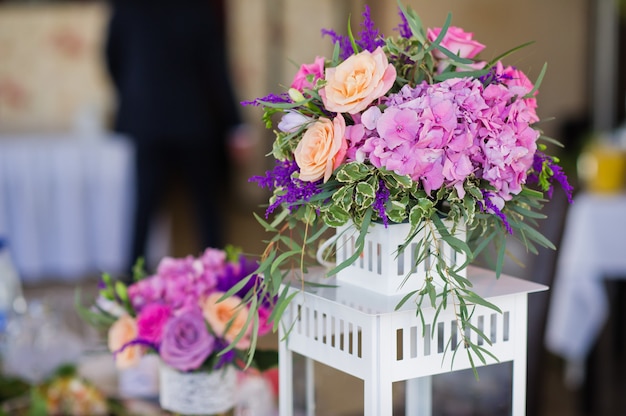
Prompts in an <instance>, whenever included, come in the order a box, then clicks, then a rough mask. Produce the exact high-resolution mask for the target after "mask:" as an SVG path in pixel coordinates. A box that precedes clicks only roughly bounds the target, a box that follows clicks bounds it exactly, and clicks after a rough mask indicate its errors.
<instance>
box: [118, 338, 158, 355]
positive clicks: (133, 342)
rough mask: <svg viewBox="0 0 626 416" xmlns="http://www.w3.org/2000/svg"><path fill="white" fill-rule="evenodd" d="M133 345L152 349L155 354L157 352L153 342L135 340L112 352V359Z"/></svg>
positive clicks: (156, 345)
mask: <svg viewBox="0 0 626 416" xmlns="http://www.w3.org/2000/svg"><path fill="white" fill-rule="evenodd" d="M133 345H142V346H144V347H148V348H151V349H153V350H154V351H156V352H158V351H159V346H158V344H155V343H154V342H151V341H148V340H146V339H143V338H135V339H133V340H130V341H128V342H126V343H125V344H124V345H122V346H121V347H120V348H119V349H117V350H115V351H113V357H115V356H116V355H117V354H120V353H121V352H122V351H124V350H125V349H126V348H129V347H132V346H133Z"/></svg>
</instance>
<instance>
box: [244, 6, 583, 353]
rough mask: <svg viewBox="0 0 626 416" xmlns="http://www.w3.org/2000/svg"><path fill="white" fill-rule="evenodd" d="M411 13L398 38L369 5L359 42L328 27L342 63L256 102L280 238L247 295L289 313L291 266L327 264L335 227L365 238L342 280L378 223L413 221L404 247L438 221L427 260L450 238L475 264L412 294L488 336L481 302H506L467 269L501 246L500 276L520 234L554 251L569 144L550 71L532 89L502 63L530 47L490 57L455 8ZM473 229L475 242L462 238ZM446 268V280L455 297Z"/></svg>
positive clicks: (321, 62)
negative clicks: (546, 113)
mask: <svg viewBox="0 0 626 416" xmlns="http://www.w3.org/2000/svg"><path fill="white" fill-rule="evenodd" d="M399 7H400V17H401V23H400V24H399V26H398V28H397V32H398V36H396V37H384V36H383V35H381V34H380V32H379V31H378V30H376V29H375V27H374V24H373V22H372V20H371V18H370V12H369V8H367V6H366V8H365V12H364V13H363V18H364V19H363V22H362V24H361V31H360V32H359V33H358V34H357V35H356V36H354V35H353V34H352V31H351V29H350V28H348V35H347V36H342V35H340V34H338V33H337V32H335V31H333V30H323V31H322V34H323V35H325V36H329V37H330V38H331V39H332V41H333V43H334V44H335V49H334V53H333V55H332V57H317V58H315V60H314V62H313V63H310V64H304V65H302V66H300V68H299V70H298V72H297V73H296V75H295V77H294V79H293V82H292V83H291V85H290V88H288V89H287V91H285V92H283V93H280V94H270V95H268V96H266V97H263V98H258V99H255V100H252V101H248V102H244V103H243V104H244V105H252V106H259V107H261V108H262V109H263V120H264V121H265V124H266V127H267V128H269V129H273V130H274V132H275V138H274V142H273V148H272V153H271V154H272V156H273V157H274V159H275V160H276V165H275V167H274V168H273V169H272V170H270V171H268V172H266V174H265V175H264V176H257V177H254V178H252V180H253V181H256V182H257V183H258V184H259V185H260V186H262V187H265V188H268V189H269V190H270V191H271V198H270V200H269V206H268V207H267V210H266V216H265V218H261V217H260V216H257V219H258V220H259V221H260V223H261V224H262V225H263V226H264V227H265V229H266V230H267V231H269V232H271V233H273V234H274V236H273V238H271V239H270V240H269V241H268V244H267V248H266V250H265V252H264V253H263V255H262V257H261V261H260V266H259V269H258V272H259V273H262V274H263V276H264V279H263V281H262V284H261V285H259V286H256V287H255V290H254V291H253V292H250V293H249V294H248V297H247V300H248V301H250V300H251V299H254V298H256V297H257V296H260V295H262V296H266V295H271V296H279V301H278V304H277V306H276V308H277V309H278V310H279V311H280V310H283V309H284V306H283V305H284V304H285V303H287V302H288V301H289V297H288V296H287V292H286V286H283V287H282V288H281V285H280V283H285V282H286V280H285V279H286V276H287V275H288V273H289V271H290V270H299V271H305V270H306V267H307V265H309V264H314V257H315V256H314V254H313V253H314V252H315V248H316V245H317V243H319V242H320V241H323V240H324V239H325V238H326V237H327V233H326V231H327V230H329V229H336V228H338V227H340V226H343V225H345V224H352V225H353V226H354V227H356V228H357V229H358V231H359V233H360V234H359V238H358V239H357V250H356V252H355V253H354V255H353V256H352V257H350V258H348V259H347V260H345V261H343V262H342V263H341V264H336V265H335V267H334V268H333V269H331V270H329V271H328V274H329V275H330V274H335V273H337V272H338V271H340V270H342V269H343V268H345V267H347V265H349V264H350V263H352V262H354V261H355V260H356V259H357V258H358V256H360V255H361V253H362V252H363V241H364V239H363V237H364V235H365V234H366V233H367V231H368V228H369V227H371V226H372V224H374V223H380V224H383V225H384V226H389V225H390V224H393V223H409V224H410V225H411V231H410V232H409V233H408V235H407V236H406V241H405V244H404V245H403V246H402V247H401V248H400V250H404V249H406V248H407V247H409V243H411V241H412V240H413V239H414V238H416V236H417V235H418V233H419V231H420V230H421V229H429V230H434V231H436V232H430V233H426V237H425V238H426V239H428V240H431V241H421V242H420V244H418V247H419V248H418V250H421V251H420V252H419V253H416V255H415V256H414V258H416V259H418V260H417V261H420V259H423V258H424V255H423V254H424V250H428V247H429V246H433V243H434V246H435V247H436V246H437V241H436V240H437V239H442V240H444V241H445V242H446V243H448V244H449V245H451V246H452V247H454V249H455V250H456V251H457V252H459V253H462V254H463V255H465V256H466V258H467V262H466V263H464V264H463V265H460V266H459V267H453V266H451V265H450V264H448V263H446V259H445V258H443V257H440V258H438V259H437V261H436V262H435V263H434V264H432V265H431V269H430V271H429V278H427V279H426V280H425V283H424V287H423V288H422V289H421V290H418V291H415V292H412V293H410V294H409V296H407V297H406V298H405V299H404V300H403V301H402V302H406V301H408V300H410V299H414V300H415V302H416V303H417V304H418V305H421V304H422V301H423V300H424V299H428V300H430V302H431V303H432V305H433V306H436V307H438V308H442V307H446V304H448V303H449V302H447V301H446V299H448V298H449V297H450V296H451V297H452V302H454V304H455V305H457V306H460V307H458V308H456V307H455V310H458V311H460V312H459V314H460V316H459V324H460V325H461V326H462V331H461V333H462V334H463V333H465V330H466V329H473V330H475V328H471V327H470V324H469V315H471V313H470V312H468V310H469V308H470V307H471V305H472V304H476V303H482V304H486V305H488V306H491V307H493V308H494V309H497V307H496V306H494V305H490V304H488V303H487V302H485V301H484V299H481V298H480V297H478V296H477V295H476V294H474V293H473V292H472V291H471V282H469V281H468V280H467V279H466V278H464V277H463V276H462V275H461V274H460V273H459V271H460V269H461V268H464V267H465V266H466V265H467V264H468V263H469V262H470V261H472V260H474V259H476V257H477V256H478V255H479V254H481V253H485V251H484V250H485V248H487V247H489V246H493V247H495V248H496V250H497V255H496V262H495V263H496V264H495V268H496V272H497V275H498V276H499V274H500V273H501V270H502V266H503V261H504V254H505V251H506V250H505V245H506V240H507V238H509V237H513V238H519V239H520V240H521V241H522V242H523V243H524V244H525V246H526V247H527V248H528V250H530V251H531V252H533V253H536V252H537V250H536V245H541V246H546V247H551V248H554V246H553V245H552V243H551V242H550V241H548V240H547V239H546V238H545V237H544V236H543V235H541V234H540V233H539V231H538V230H537V228H538V227H537V225H538V224H537V222H536V220H538V219H541V218H544V215H543V214H541V212H540V210H541V208H542V206H543V204H544V203H545V202H546V201H547V199H546V197H551V196H552V191H553V182H555V181H556V182H557V183H559V184H560V185H561V186H562V187H563V189H564V190H565V191H566V193H567V195H568V198H571V192H572V188H571V187H570V185H569V184H568V182H567V178H566V177H565V175H564V173H563V171H562V169H561V167H560V166H559V165H558V162H559V161H558V159H557V158H556V157H554V156H550V155H549V154H548V153H547V150H548V146H547V144H550V143H554V144H558V143H556V142H555V141H554V140H552V139H550V138H547V137H545V136H544V135H543V134H542V132H541V130H540V128H539V123H540V119H539V117H538V115H537V112H536V109H537V101H536V96H537V93H538V87H539V84H540V82H541V80H542V79H543V76H544V73H545V69H546V67H545V66H544V68H543V69H542V71H541V73H540V75H539V77H538V79H537V81H536V83H534V84H533V82H531V81H530V80H529V78H528V77H527V76H526V75H525V74H524V73H523V72H522V71H521V70H519V69H517V68H515V67H512V66H507V65H505V64H504V63H503V62H502V60H503V59H504V58H505V57H506V56H507V55H508V54H510V53H512V52H514V51H515V50H517V49H518V48H515V49H512V50H511V51H508V52H506V53H504V54H502V55H500V56H498V57H496V58H494V59H492V60H490V61H485V60H483V59H481V58H480V57H479V56H480V54H481V52H482V51H483V49H484V48H485V46H484V45H483V44H481V43H479V42H478V41H477V40H475V39H473V35H472V33H468V32H466V31H464V30H463V29H461V28H458V27H454V26H451V25H450V23H451V17H450V16H448V18H447V20H446V22H445V24H444V25H443V26H442V27H440V28H429V29H425V28H424V26H423V25H422V23H421V21H420V19H419V17H418V15H417V14H416V13H415V12H414V11H413V10H411V9H408V8H405V7H404V6H403V5H401V4H400V6H399ZM522 46H526V45H522ZM520 47H521V46H520ZM270 217H272V218H271V220H270ZM460 227H464V228H465V231H466V233H467V234H466V235H467V240H461V239H459V238H457V237H455V231H456V230H457V229H458V228H460ZM309 260H311V262H309ZM302 276H304V273H302ZM435 276H437V277H438V278H440V279H443V281H444V284H443V293H439V292H438V291H437V289H436V288H435V286H434V285H433V283H432V281H433V279H432V278H433V277H435ZM287 286H288V285H287ZM464 311H465V312H464ZM418 313H419V311H418ZM279 317H280V313H277V314H275V315H274V322H276V321H277V319H278V318H279ZM484 338H485V339H487V338H488V337H484ZM466 341H468V340H467V339H466ZM468 342H469V341H468ZM475 347H476V346H475ZM477 348H478V347H477ZM474 351H478V350H477V349H474Z"/></svg>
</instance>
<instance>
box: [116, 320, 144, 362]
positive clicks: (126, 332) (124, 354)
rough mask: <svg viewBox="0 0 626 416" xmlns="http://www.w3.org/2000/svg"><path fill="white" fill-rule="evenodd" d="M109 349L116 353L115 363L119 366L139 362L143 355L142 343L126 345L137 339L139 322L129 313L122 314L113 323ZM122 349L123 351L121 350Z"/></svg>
mask: <svg viewBox="0 0 626 416" xmlns="http://www.w3.org/2000/svg"><path fill="white" fill-rule="evenodd" d="M107 338H108V344H109V350H110V351H111V352H113V353H115V365H116V366H117V368H120V369H124V368H129V367H132V366H134V365H137V364H138V363H139V359H140V358H141V356H142V355H143V347H142V346H141V345H128V346H126V348H124V349H123V350H122V347H124V345H126V344H128V343H129V342H130V341H133V340H135V339H137V322H136V321H135V319H134V318H132V317H131V316H129V315H122V316H120V318H119V319H118V320H117V321H115V322H114V323H113V325H111V327H110V328H109V334H108V337H107ZM120 350H121V351H120Z"/></svg>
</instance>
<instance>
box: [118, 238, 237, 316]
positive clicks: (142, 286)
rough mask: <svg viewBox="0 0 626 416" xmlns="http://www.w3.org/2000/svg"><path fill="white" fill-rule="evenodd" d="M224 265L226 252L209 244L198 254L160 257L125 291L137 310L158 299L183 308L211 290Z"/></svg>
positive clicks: (172, 306)
mask: <svg viewBox="0 0 626 416" xmlns="http://www.w3.org/2000/svg"><path fill="white" fill-rule="evenodd" d="M236 266H237V265H235V267H236ZM225 268H226V253H224V252H223V251H221V250H216V249H211V248H209V249H207V250H206V251H205V252H204V253H203V254H202V255H201V256H200V257H198V258H195V257H193V256H187V257H183V258H172V257H164V258H163V259H162V260H161V261H160V262H159V265H158V267H157V271H156V274H154V275H153V276H150V277H148V278H146V279H142V280H140V281H138V282H136V283H134V284H133V285H131V286H129V287H128V295H129V297H130V301H131V303H132V305H133V307H134V308H135V310H137V311H138V312H141V310H142V309H143V307H144V306H145V305H148V304H151V303H154V302H162V303H164V304H166V305H169V306H170V307H171V308H172V309H173V310H180V309H184V308H186V307H189V306H193V305H197V304H198V301H199V299H200V298H202V297H203V296H208V295H209V294H210V293H211V292H212V291H213V290H215V288H216V286H217V282H218V277H219V276H220V275H222V274H223V273H224V271H225Z"/></svg>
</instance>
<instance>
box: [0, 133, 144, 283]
mask: <svg viewBox="0 0 626 416" xmlns="http://www.w3.org/2000/svg"><path fill="white" fill-rule="evenodd" d="M132 164H133V148H132V146H131V144H130V142H128V141H127V140H124V138H122V137H120V136H114V135H101V134H94V136H93V137H85V136H81V137H78V136H73V135H71V134H68V135H65V136H63V135H45V136H43V135H40V136H37V135H16V136H6V135H5V136H0V235H2V236H4V237H5V238H6V239H7V240H8V242H9V248H10V252H11V255H12V257H13V260H14V262H15V265H16V267H17V269H18V271H19V273H20V275H21V277H22V280H23V281H26V282H33V281H39V280H42V279H44V278H54V279H65V280H72V279H76V278H80V277H84V276H86V275H89V274H93V273H100V272H102V271H109V272H112V273H117V272H121V271H122V269H123V267H124V266H125V265H126V262H127V255H128V251H129V245H130V231H131V228H130V226H131V222H132V218H131V215H130V214H131V209H132V205H133V199H132V196H133V188H134V174H133V172H134V171H133V169H132Z"/></svg>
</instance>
